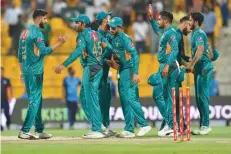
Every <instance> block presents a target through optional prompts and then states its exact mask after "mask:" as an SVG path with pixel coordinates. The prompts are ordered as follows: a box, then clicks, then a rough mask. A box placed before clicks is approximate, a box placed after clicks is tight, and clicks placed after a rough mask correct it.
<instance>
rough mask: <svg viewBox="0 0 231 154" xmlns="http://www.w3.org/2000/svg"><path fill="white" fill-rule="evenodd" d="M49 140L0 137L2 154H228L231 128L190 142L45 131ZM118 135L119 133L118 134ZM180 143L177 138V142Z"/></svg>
mask: <svg viewBox="0 0 231 154" xmlns="http://www.w3.org/2000/svg"><path fill="white" fill-rule="evenodd" d="M47 131H48V132H49V133H52V134H53V136H54V137H53V138H51V139H48V140H34V141H28V140H19V139H17V134H18V131H7V132H3V133H2V134H1V136H2V137H1V142H2V143H1V150H2V154H103V153H105V154H130V153H131V154H145V153H152V154H160V153H163V154H231V127H213V132H212V134H210V135H207V136H191V141H190V142H180V141H179V142H177V143H174V142H173V139H172V138H170V137H168V138H167V137H166V138H160V137H158V136H157V129H155V128H153V130H152V131H151V132H150V133H149V134H148V135H147V137H143V138H133V139H119V138H115V137H112V138H105V139H96V140H92V139H91V140H86V139H82V138H81V135H83V134H84V133H86V132H88V130H47ZM118 131H119V130H118ZM178 140H179V138H178Z"/></svg>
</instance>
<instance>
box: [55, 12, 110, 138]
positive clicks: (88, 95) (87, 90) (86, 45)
mask: <svg viewBox="0 0 231 154" xmlns="http://www.w3.org/2000/svg"><path fill="white" fill-rule="evenodd" d="M72 20H73V21H74V22H75V23H76V29H77V31H78V32H80V33H81V34H80V35H79V36H78V40H77V47H76V49H75V50H74V51H73V52H72V54H71V55H70V56H69V57H68V59H67V60H65V61H64V62H63V64H61V65H59V66H57V67H56V69H55V72H56V73H57V74H59V73H61V71H62V70H63V69H65V68H66V67H67V66H68V65H70V64H71V63H72V62H74V61H75V60H77V59H78V58H80V56H82V55H83V58H84V61H85V64H84V70H83V78H82V84H83V88H84V89H83V90H82V91H81V92H84V95H85V96H84V99H85V102H81V103H82V104H83V103H85V104H84V106H83V107H84V108H85V109H83V110H84V112H85V114H86V115H87V118H88V120H89V121H90V123H91V125H92V128H91V130H92V131H91V132H89V133H87V134H85V135H83V136H82V137H83V138H92V139H95V138H104V137H106V135H105V134H103V133H102V128H101V123H102V117H101V110H100V105H99V85H100V81H101V79H102V76H103V61H104V58H105V57H107V56H108V55H109V54H110V52H112V47H111V45H110V44H109V43H108V42H107V41H106V40H105V39H104V38H103V37H102V36H101V35H100V34H99V33H98V32H95V31H93V30H91V28H88V25H89V24H90V19H89V17H88V16H87V15H84V14H81V15H79V16H78V17H76V18H72ZM103 50H105V51H104V52H103ZM80 97H81V96H80Z"/></svg>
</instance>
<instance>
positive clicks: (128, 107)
mask: <svg viewBox="0 0 231 154" xmlns="http://www.w3.org/2000/svg"><path fill="white" fill-rule="evenodd" d="M109 26H110V31H111V33H112V34H113V35H114V38H113V40H112V43H111V44H112V47H113V50H114V51H113V57H114V59H115V60H116V61H118V63H119V65H120V67H119V70H118V72H119V76H120V78H119V83H118V89H119V94H120V100H121V105H122V110H123V114H124V118H125V128H124V131H122V132H121V133H119V134H117V135H116V137H121V138H132V137H135V134H134V118H135V119H136V121H137V122H138V124H139V126H140V130H139V132H138V133H137V136H144V135H145V134H147V133H148V132H149V131H150V130H151V126H149V125H148V123H147V121H146V120H145V118H144V113H143V110H142V108H141V105H140V102H139V91H138V83H139V81H140V78H139V73H138V70H139V57H138V52H137V51H136V49H135V47H134V45H133V43H132V40H131V39H130V38H129V36H128V35H126V34H125V33H124V32H123V31H122V26H123V20H122V19H121V18H119V17H113V18H112V19H111V20H110V22H109Z"/></svg>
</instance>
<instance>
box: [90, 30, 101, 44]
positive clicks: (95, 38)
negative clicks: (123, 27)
mask: <svg viewBox="0 0 231 154" xmlns="http://www.w3.org/2000/svg"><path fill="white" fill-rule="evenodd" d="M90 34H91V37H92V38H93V40H94V42H98V40H99V38H98V35H97V33H96V32H91V33H90Z"/></svg>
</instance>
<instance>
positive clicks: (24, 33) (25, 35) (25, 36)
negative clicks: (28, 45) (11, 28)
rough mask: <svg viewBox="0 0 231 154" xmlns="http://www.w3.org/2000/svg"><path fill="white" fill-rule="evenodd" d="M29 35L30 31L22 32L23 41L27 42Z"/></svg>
mask: <svg viewBox="0 0 231 154" xmlns="http://www.w3.org/2000/svg"><path fill="white" fill-rule="evenodd" d="M28 34H29V30H28V29H26V30H24V31H23V32H22V39H24V40H25V39H26V38H27V36H28Z"/></svg>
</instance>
